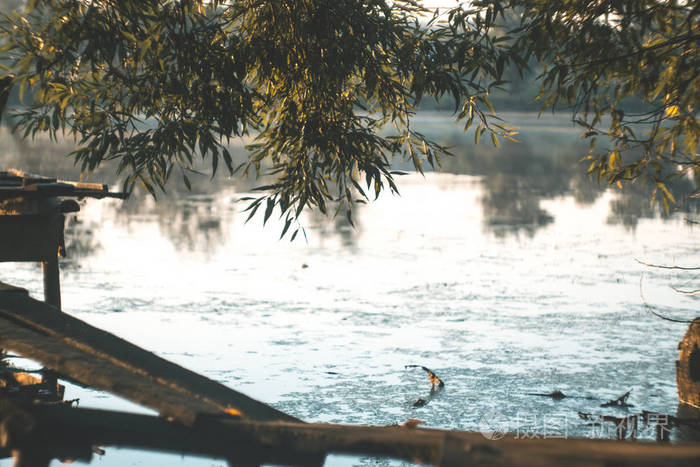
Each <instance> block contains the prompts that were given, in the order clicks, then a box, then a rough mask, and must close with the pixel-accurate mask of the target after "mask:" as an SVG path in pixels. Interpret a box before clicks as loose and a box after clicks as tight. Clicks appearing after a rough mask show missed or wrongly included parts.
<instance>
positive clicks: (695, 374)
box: [676, 318, 700, 409]
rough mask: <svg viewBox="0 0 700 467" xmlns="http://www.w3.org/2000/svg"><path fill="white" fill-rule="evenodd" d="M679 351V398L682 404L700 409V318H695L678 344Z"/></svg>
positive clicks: (677, 374)
mask: <svg viewBox="0 0 700 467" xmlns="http://www.w3.org/2000/svg"><path fill="white" fill-rule="evenodd" d="M678 349H679V350H680V355H679V358H678V361H677V362H676V383H677V385H678V398H679V399H680V401H681V402H682V403H684V404H688V405H690V406H692V407H695V408H699V409H700V318H695V320H693V323H692V324H691V325H690V326H689V327H688V331H686V333H685V336H684V337H683V340H682V341H681V342H680V343H679V344H678Z"/></svg>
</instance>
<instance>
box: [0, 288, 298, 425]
mask: <svg viewBox="0 0 700 467" xmlns="http://www.w3.org/2000/svg"><path fill="white" fill-rule="evenodd" d="M0 348H5V349H11V350H13V351H15V352H17V353H19V354H21V355H23V356H25V357H28V358H32V359H34V360H37V361H38V362H40V363H41V364H42V365H44V366H45V367H47V368H50V369H52V370H55V371H57V372H59V373H63V374H66V375H67V376H69V377H70V378H72V379H75V380H77V381H79V382H80V383H82V384H86V385H89V386H92V387H95V388H97V389H103V390H106V391H109V392H111V393H113V394H116V395H119V396H121V397H124V398H126V399H129V400H131V401H134V402H136V403H139V404H142V405H145V406H146V407H150V408H153V409H155V410H157V411H159V412H160V413H161V414H163V415H166V416H170V417H174V418H177V419H179V420H181V421H183V422H185V423H192V422H193V421H194V420H195V419H196V417H197V415H198V414H200V413H219V414H223V413H229V414H238V413H240V414H241V415H242V416H243V417H248V418H251V419H256V420H285V421H298V420H297V419H296V418H294V417H292V416H290V415H287V414H285V413H284V412H281V411H279V410H276V409H274V408H273V407H270V406H268V405H266V404H263V403H261V402H258V401H256V400H254V399H252V398H250V397H248V396H246V395H244V394H242V393H239V392H237V391H234V390H233V389H230V388H228V387H226V386H224V385H222V384H220V383H217V382H215V381H212V380H210V379H208V378H205V377H203V376H201V375H198V374H196V373H194V372H192V371H189V370H186V369H185V368H182V367H180V366H178V365H176V364H174V363H171V362H169V361H167V360H164V359H162V358H160V357H158V356H156V355H154V354H152V353H150V352H148V351H146V350H144V349H142V348H140V347H137V346H135V345H133V344H131V343H129V342H126V341H125V340H123V339H120V338H118V337H116V336H114V335H113V334H110V333H108V332H105V331H102V330H100V329H97V328H94V327H92V326H90V325H89V324H87V323H85V322H83V321H80V320H78V319H76V318H73V317H71V316H69V315H66V314H63V313H56V312H55V309H54V308H53V307H51V306H50V305H47V304H45V303H43V302H40V301H38V300H34V299H32V298H30V297H28V296H23V295H21V294H17V293H0Z"/></svg>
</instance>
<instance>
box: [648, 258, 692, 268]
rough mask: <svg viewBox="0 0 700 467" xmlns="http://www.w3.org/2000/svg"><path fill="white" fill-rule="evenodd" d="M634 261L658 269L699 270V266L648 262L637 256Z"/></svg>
mask: <svg viewBox="0 0 700 467" xmlns="http://www.w3.org/2000/svg"><path fill="white" fill-rule="evenodd" d="M635 261H637V262H638V263H639V264H643V265H644V266H649V267H650V268H659V269H680V270H681V271H700V267H693V268H690V267H684V266H664V265H661V264H650V263H645V262H644V261H640V260H638V259H637V258H635Z"/></svg>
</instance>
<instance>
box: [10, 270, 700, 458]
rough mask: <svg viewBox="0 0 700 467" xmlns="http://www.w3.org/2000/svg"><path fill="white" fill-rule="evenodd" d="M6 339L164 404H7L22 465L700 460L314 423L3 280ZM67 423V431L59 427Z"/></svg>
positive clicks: (86, 376) (68, 372)
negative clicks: (202, 458)
mask: <svg viewBox="0 0 700 467" xmlns="http://www.w3.org/2000/svg"><path fill="white" fill-rule="evenodd" d="M0 347H2V348H7V349H10V350H12V351H14V352H17V353H19V354H21V355H23V356H25V357H28V358H31V359H34V360H36V361H38V362H40V363H41V364H43V365H44V366H46V367H47V368H50V369H52V370H54V371H56V372H58V373H59V374H60V375H61V377H65V378H68V379H69V380H73V381H75V382H78V383H80V384H85V385H89V386H92V387H95V388H98V389H103V390H106V391H109V392H111V393H112V394H116V395H118V396H121V397H124V398H126V399H128V400H131V401H133V402H136V403H139V404H142V405H144V406H146V407H150V408H152V409H154V410H156V411H157V412H158V413H159V414H160V417H154V416H148V415H134V414H125V413H118V412H111V411H104V410H93V409H79V408H70V407H67V406H54V405H49V406H41V405H39V406H37V405H33V404H27V403H26V402H22V401H14V400H12V399H9V400H8V399H5V400H2V401H0V449H4V450H6V451H9V452H12V453H13V455H14V456H15V465H16V466H17V467H21V466H22V465H48V462H49V460H50V459H52V458H62V459H67V458H74V459H82V460H88V459H89V458H90V457H91V455H92V452H93V446H95V445H98V446H122V447H132V448H142V449H155V450H161V451H170V452H177V453H185V454H195V455H206V456H210V457H214V458H222V459H227V460H228V461H229V462H230V463H232V464H246V465H258V464H260V463H275V464H286V465H322V463H323V461H324V459H325V456H326V455H327V454H328V453H349V454H358V455H378V456H387V457H394V458H399V459H407V460H413V461H419V462H428V463H432V464H435V465H441V466H461V465H503V466H505V465H510V466H556V465H562V464H565V463H567V464H575V465H579V466H588V465H590V466H603V465H623V464H624V465H642V466H652V465H653V466H670V465H677V466H696V465H699V464H700V445H699V444H688V445H681V446H672V445H659V444H650V443H624V442H615V441H605V440H589V439H527V440H524V439H514V438H513V437H508V436H506V437H504V438H503V439H500V440H495V441H494V440H490V439H487V438H486V437H485V436H484V435H482V434H480V433H465V432H456V431H445V430H431V429H419V428H409V427H402V426H389V427H368V426H346V425H328V424H307V423H303V422H301V421H300V420H297V419H295V418H294V417H292V416H290V415H288V414H285V413H283V412H280V411H278V410H276V409H274V408H272V407H270V406H268V405H266V404H263V403H261V402H258V401H255V400H254V399H251V398H249V397H247V396H245V395H244V394H241V393H239V392H237V391H234V390H233V389H230V388H228V387H226V386H223V385H221V384H219V383H217V382H215V381H212V380H209V379H207V378H205V377H203V376H200V375H197V374H195V373H193V372H191V371H188V370H186V369H184V368H182V367H180V366H178V365H175V364H173V363H171V362H168V361H166V360H164V359H162V358H159V357H157V356H156V355H154V354H152V353H150V352H147V351H146V350H143V349H141V348H139V347H137V346H135V345H132V344H130V343H128V342H126V341H124V340H122V339H120V338H118V337H116V336H114V335H112V334H109V333H107V332H105V331H102V330H100V329H97V328H94V327H92V326H90V325H88V324H87V323H84V322H83V321H80V320H78V319H75V318H72V317H70V316H69V315H67V314H64V313H57V312H56V309H55V308H53V307H51V306H50V305H47V304H46V303H44V302H41V301H38V300H34V299H32V298H31V297H30V296H29V295H28V294H27V292H26V291H25V290H23V289H19V288H16V287H12V286H8V285H6V284H5V285H2V286H0ZM57 427H60V429H57Z"/></svg>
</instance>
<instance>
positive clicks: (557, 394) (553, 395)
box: [525, 390, 569, 400]
mask: <svg viewBox="0 0 700 467" xmlns="http://www.w3.org/2000/svg"><path fill="white" fill-rule="evenodd" d="M525 395H527V396H539V397H551V398H552V399H554V400H562V399H566V398H567V397H569V396H567V395H566V394H564V393H563V392H561V391H558V390H557V391H552V392H548V393H543V392H528V393H525Z"/></svg>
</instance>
